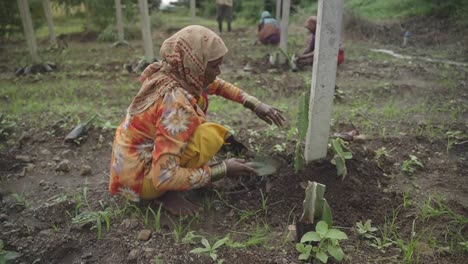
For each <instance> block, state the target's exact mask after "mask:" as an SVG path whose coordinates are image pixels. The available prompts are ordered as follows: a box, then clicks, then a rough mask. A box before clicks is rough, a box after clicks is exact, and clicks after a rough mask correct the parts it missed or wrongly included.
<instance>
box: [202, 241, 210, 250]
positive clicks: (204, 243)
mask: <svg viewBox="0 0 468 264" xmlns="http://www.w3.org/2000/svg"><path fill="white" fill-rule="evenodd" d="M201 243H202V244H203V245H204V246H205V248H208V249H211V245H210V242H208V240H206V238H202V240H201Z"/></svg>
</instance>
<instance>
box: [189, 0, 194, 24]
mask: <svg viewBox="0 0 468 264" xmlns="http://www.w3.org/2000/svg"><path fill="white" fill-rule="evenodd" d="M190 14H191V16H192V24H195V0H190Z"/></svg>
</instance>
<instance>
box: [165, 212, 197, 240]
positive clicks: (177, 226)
mask: <svg viewBox="0 0 468 264" xmlns="http://www.w3.org/2000/svg"><path fill="white" fill-rule="evenodd" d="M169 220H170V221H171V222H172V225H173V229H172V236H173V238H174V240H175V242H179V241H181V239H182V236H183V235H184V233H186V232H187V230H188V229H189V228H190V225H191V224H192V221H193V219H191V220H190V221H189V222H188V223H184V221H185V220H186V217H179V221H178V222H177V223H176V222H174V221H173V220H172V218H171V217H169Z"/></svg>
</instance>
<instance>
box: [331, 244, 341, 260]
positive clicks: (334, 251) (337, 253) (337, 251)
mask: <svg viewBox="0 0 468 264" xmlns="http://www.w3.org/2000/svg"><path fill="white" fill-rule="evenodd" d="M328 253H330V255H331V256H332V257H334V258H335V259H336V260H338V261H341V260H342V259H343V257H344V252H343V250H342V249H341V248H340V246H332V245H328Z"/></svg>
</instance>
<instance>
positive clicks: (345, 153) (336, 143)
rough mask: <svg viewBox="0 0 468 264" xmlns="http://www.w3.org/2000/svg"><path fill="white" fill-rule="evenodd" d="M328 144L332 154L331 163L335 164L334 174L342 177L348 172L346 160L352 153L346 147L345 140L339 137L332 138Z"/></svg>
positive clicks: (350, 157) (351, 156)
mask: <svg viewBox="0 0 468 264" xmlns="http://www.w3.org/2000/svg"><path fill="white" fill-rule="evenodd" d="M330 145H331V149H332V151H333V154H334V156H333V159H332V160H331V163H332V164H334V165H335V166H336V174H337V175H338V176H342V179H344V178H345V177H346V175H347V174H348V168H347V167H346V160H348V159H352V158H353V153H351V152H350V151H349V150H348V149H347V148H346V142H345V141H344V140H343V139H341V138H336V139H332V141H331V144H330Z"/></svg>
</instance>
